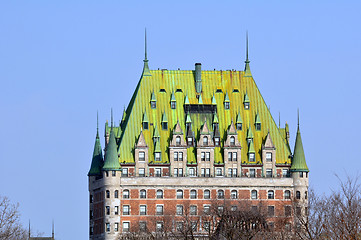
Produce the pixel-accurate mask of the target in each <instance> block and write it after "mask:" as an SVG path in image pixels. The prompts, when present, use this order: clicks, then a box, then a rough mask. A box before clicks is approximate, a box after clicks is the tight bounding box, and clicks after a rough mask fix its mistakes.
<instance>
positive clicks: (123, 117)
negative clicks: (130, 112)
mask: <svg viewBox="0 0 361 240" xmlns="http://www.w3.org/2000/svg"><path fill="white" fill-rule="evenodd" d="M126 116H127V113H126V111H125V106H124V109H123V116H122V122H124V121H125V117H126Z"/></svg>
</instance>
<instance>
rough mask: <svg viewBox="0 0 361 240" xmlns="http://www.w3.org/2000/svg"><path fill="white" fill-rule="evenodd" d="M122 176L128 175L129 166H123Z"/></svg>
mask: <svg viewBox="0 0 361 240" xmlns="http://www.w3.org/2000/svg"><path fill="white" fill-rule="evenodd" d="M122 177H128V168H122Z"/></svg>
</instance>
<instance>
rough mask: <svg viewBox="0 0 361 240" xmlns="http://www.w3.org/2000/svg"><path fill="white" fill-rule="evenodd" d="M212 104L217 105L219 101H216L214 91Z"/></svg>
mask: <svg viewBox="0 0 361 240" xmlns="http://www.w3.org/2000/svg"><path fill="white" fill-rule="evenodd" d="M212 104H214V105H217V101H216V97H215V96H214V93H213V97H212Z"/></svg>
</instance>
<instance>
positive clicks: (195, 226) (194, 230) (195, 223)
mask: <svg viewBox="0 0 361 240" xmlns="http://www.w3.org/2000/svg"><path fill="white" fill-rule="evenodd" d="M191 227H192V231H193V232H196V231H197V222H195V221H192V222H191Z"/></svg>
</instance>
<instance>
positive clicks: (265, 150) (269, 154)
mask: <svg viewBox="0 0 361 240" xmlns="http://www.w3.org/2000/svg"><path fill="white" fill-rule="evenodd" d="M262 163H263V173H266V174H265V177H275V176H277V175H276V174H277V173H276V147H275V145H274V144H273V141H272V138H271V134H270V132H268V133H267V136H266V139H265V141H264V143H263V144H262Z"/></svg>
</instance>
